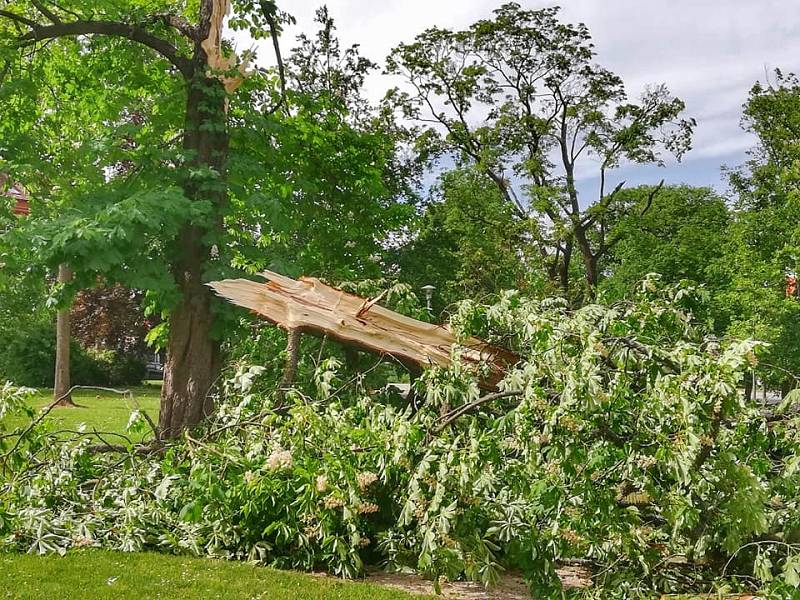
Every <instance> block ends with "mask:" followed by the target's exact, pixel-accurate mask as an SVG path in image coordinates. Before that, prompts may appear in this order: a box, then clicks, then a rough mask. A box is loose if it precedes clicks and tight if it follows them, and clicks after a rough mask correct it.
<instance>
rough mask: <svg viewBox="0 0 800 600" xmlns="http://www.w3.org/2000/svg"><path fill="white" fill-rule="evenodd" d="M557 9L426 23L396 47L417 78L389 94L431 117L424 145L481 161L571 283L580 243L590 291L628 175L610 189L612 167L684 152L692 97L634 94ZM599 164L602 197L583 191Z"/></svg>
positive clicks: (393, 61)
mask: <svg viewBox="0 0 800 600" xmlns="http://www.w3.org/2000/svg"><path fill="white" fill-rule="evenodd" d="M557 15H558V9H557V8H546V9H541V10H523V9H522V8H521V7H520V5H519V4H515V3H509V4H505V5H503V6H501V7H500V8H499V9H497V10H496V11H495V12H494V18H493V19H486V20H481V21H478V22H477V23H475V24H474V25H472V26H471V27H469V28H467V29H465V30H462V31H450V30H446V29H439V28H433V29H428V30H427V31H425V32H423V33H421V34H420V35H418V36H417V37H416V39H415V41H414V42H413V43H411V44H401V45H400V46H398V47H397V48H395V49H394V50H393V51H392V53H391V55H390V56H389V58H388V69H389V72H391V73H393V74H398V75H401V76H403V77H404V78H405V80H406V81H407V83H408V84H409V86H410V88H411V91H410V92H400V91H398V90H395V92H394V93H393V100H394V101H395V102H396V103H397V104H398V105H399V106H400V107H401V108H402V109H403V110H404V111H405V113H406V114H407V115H409V116H412V117H415V118H417V119H419V120H421V121H423V122H425V123H428V124H430V125H431V127H430V128H429V130H428V131H427V134H426V136H424V137H423V138H422V140H421V144H420V149H421V151H422V152H423V153H424V154H426V155H429V156H438V155H441V154H445V153H448V154H451V155H454V156H455V158H456V159H457V160H458V161H459V162H466V163H469V164H474V165H476V166H477V167H478V168H479V169H480V170H481V171H482V172H483V173H484V174H485V175H486V176H487V177H488V178H489V179H490V180H491V181H492V182H494V184H495V185H496V186H497V188H498V189H499V190H500V192H501V194H502V195H503V197H504V198H505V200H506V202H508V204H509V205H510V206H511V207H512V208H513V209H514V210H515V212H516V214H517V218H518V219H520V220H522V221H524V222H526V223H528V224H529V227H530V236H531V239H532V243H533V244H534V245H535V248H536V250H537V252H538V254H539V256H540V258H541V261H542V263H543V266H544V267H545V269H546V271H547V273H548V275H549V277H550V278H551V279H552V280H553V281H557V282H559V284H560V286H561V287H562V289H563V290H564V291H565V292H567V291H569V289H570V281H569V278H570V265H571V261H572V257H573V254H574V253H577V254H578V255H579V256H580V257H581V259H582V262H583V270H584V274H585V280H586V285H587V286H588V291H589V293H590V294H591V293H593V291H594V289H595V288H596V286H597V283H598V281H599V279H600V277H601V274H602V271H603V265H602V262H603V260H604V259H605V257H606V255H607V254H608V251H609V248H608V246H609V240H608V238H607V235H608V230H609V228H610V227H611V225H612V223H610V222H609V219H610V216H611V215H615V214H617V211H615V210H614V203H615V200H616V196H617V192H618V191H619V190H620V188H621V187H622V185H623V184H622V183H620V184H618V185H617V186H615V187H614V188H613V189H608V188H609V185H608V183H607V178H608V175H609V172H610V171H611V170H613V169H614V168H616V167H618V166H619V165H620V164H621V163H623V162H625V161H630V162H637V163H660V161H661V155H662V153H663V152H664V151H667V152H670V153H672V154H674V155H675V156H677V157H678V158H680V156H681V155H682V154H683V153H684V152H686V151H687V150H688V149H689V147H690V140H691V133H692V128H693V126H694V121H693V120H691V119H688V120H687V119H682V118H680V114H681V112H682V111H683V108H684V104H683V102H681V101H680V100H679V99H677V98H675V97H673V96H671V95H670V94H669V92H668V91H667V89H666V88H665V87H664V86H657V87H654V88H650V89H648V90H647V91H646V92H645V93H644V95H643V96H642V98H641V100H640V101H639V102H630V101H628V99H627V96H626V93H625V89H624V86H623V82H622V80H621V79H620V78H619V77H618V76H617V75H615V74H614V73H612V72H610V71H608V70H607V69H604V68H602V67H600V66H597V65H595V64H594V63H593V60H594V56H595V53H594V50H593V47H592V44H591V41H590V36H589V32H588V30H587V28H586V26H585V25H582V24H581V25H576V26H574V25H568V24H564V23H561V22H560V21H559V20H558V18H557ZM587 156H591V157H592V158H593V159H594V163H589V162H588V161H586V160H585V159H586V157H587ZM591 164H597V165H599V166H598V172H596V174H597V175H599V180H600V184H599V191H598V195H597V198H596V199H588V198H579V194H578V189H577V177H578V172H579V170H581V169H584V170H585V169H588V168H590V165H591Z"/></svg>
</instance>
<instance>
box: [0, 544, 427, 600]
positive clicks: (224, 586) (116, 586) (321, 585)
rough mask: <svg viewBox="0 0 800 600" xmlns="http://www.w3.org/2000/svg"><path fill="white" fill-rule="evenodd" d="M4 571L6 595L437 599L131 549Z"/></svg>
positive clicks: (140, 599)
mask: <svg viewBox="0 0 800 600" xmlns="http://www.w3.org/2000/svg"><path fill="white" fill-rule="evenodd" d="M0 573H2V574H1V575H0V581H1V582H2V585H0V600H4V599H6V598H15V599H16V598H19V599H30V600H40V599H42V598H47V599H48V600H57V599H61V598H64V599H76V598H91V599H92V600H105V599H108V600H112V599H113V600H124V599H126V598H131V599H136V600H144V599H150V598H161V599H168V598H180V599H181V600H193V599H198V600H199V599H203V600H206V599H222V600H227V599H233V598H237V599H238V598H244V599H248V600H256V599H260V600H323V599H324V600H411V599H412V598H417V599H420V598H428V599H432V598H433V597H432V596H426V597H420V596H411V595H409V594H406V593H403V592H399V591H394V590H390V589H387V588H382V587H378V586H374V585H369V584H365V583H352V582H345V581H342V580H339V579H335V578H332V577H316V576H313V575H305V574H300V573H293V572H288V571H276V570H274V569H268V568H265V567H256V566H253V565H249V564H245V563H233V562H224V561H217V560H211V559H204V558H187V557H182V556H169V555H164V554H152V553H136V554H124V553H117V552H104V551H99V550H90V551H76V552H71V553H68V554H67V555H66V556H64V557H59V556H44V557H43V556H30V555H26V554H0Z"/></svg>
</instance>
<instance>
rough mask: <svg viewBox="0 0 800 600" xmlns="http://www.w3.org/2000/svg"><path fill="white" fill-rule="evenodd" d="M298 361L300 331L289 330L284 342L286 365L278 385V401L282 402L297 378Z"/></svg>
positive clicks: (295, 329)
mask: <svg viewBox="0 0 800 600" xmlns="http://www.w3.org/2000/svg"><path fill="white" fill-rule="evenodd" d="M299 361H300V330H299V329H297V328H296V327H295V328H292V329H289V332H288V337H287V340H286V365H285V366H284V368H283V376H282V377H281V381H280V383H279V385H278V399H279V400H281V401H282V400H283V399H284V398H285V397H286V392H287V391H288V390H289V388H291V387H292V385H293V384H294V380H295V377H297V363H298V362H299Z"/></svg>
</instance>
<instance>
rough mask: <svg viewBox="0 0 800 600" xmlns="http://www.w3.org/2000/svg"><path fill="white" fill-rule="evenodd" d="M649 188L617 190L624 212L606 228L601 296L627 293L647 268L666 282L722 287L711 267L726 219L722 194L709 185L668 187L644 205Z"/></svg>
mask: <svg viewBox="0 0 800 600" xmlns="http://www.w3.org/2000/svg"><path fill="white" fill-rule="evenodd" d="M652 191H653V188H652V187H648V186H642V187H638V188H633V189H623V190H620V191H619V192H618V198H617V203H618V204H620V205H622V206H623V211H622V212H623V213H625V214H623V215H622V216H621V217H620V218H619V221H618V222H617V223H616V224H615V226H614V228H613V230H612V231H611V232H610V237H611V240H612V241H614V242H615V243H614V245H613V248H612V249H611V251H610V254H609V257H608V261H607V263H606V277H605V279H604V281H603V282H602V284H601V286H600V289H601V290H602V292H603V293H604V295H605V297H606V298H608V299H614V300H619V299H622V298H625V297H629V296H630V295H631V294H632V293H634V291H635V288H636V286H637V285H638V284H639V282H641V280H642V279H643V278H644V277H645V276H646V275H647V274H648V273H659V274H660V275H661V278H662V280H663V281H664V282H665V283H668V284H677V283H679V282H680V281H682V280H688V281H691V282H693V283H695V284H699V283H704V284H705V285H706V287H707V288H709V289H711V290H720V289H722V288H723V287H724V286H725V285H726V284H727V281H726V280H724V279H720V278H719V273H718V272H717V271H715V266H716V264H717V262H718V261H719V260H720V259H721V258H722V257H723V255H724V248H725V243H726V240H727V229H728V226H729V223H730V214H729V210H728V207H727V205H726V204H725V200H724V198H722V197H721V196H720V195H719V194H717V193H715V192H714V191H713V190H712V189H711V188H696V187H690V186H686V185H682V186H668V187H665V188H663V189H662V190H661V191H660V192H659V193H658V196H657V197H656V198H655V199H654V200H653V201H652V203H651V204H650V206H649V207H648V201H649V200H650V197H651V194H652ZM645 208H647V209H648V210H646V211H645V210H644V209H645Z"/></svg>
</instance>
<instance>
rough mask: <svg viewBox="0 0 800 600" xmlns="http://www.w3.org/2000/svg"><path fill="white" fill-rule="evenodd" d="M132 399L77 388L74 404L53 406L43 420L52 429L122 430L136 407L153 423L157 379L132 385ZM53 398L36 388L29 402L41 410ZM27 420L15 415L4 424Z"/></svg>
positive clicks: (154, 419)
mask: <svg viewBox="0 0 800 600" xmlns="http://www.w3.org/2000/svg"><path fill="white" fill-rule="evenodd" d="M131 392H132V393H133V398H134V400H135V401H131V399H130V398H127V397H125V396H123V395H120V394H114V393H112V392H107V391H102V390H76V391H74V392H73V394H72V399H73V401H74V402H75V403H76V404H77V405H78V406H77V407H74V408H73V407H56V408H54V409H53V410H52V411H50V413H49V414H48V415H47V417H46V419H47V420H48V421H49V423H50V426H51V428H52V429H54V430H61V429H72V430H77V429H78V428H80V427H81V426H84V428H85V429H86V430H88V431H91V430H93V429H96V430H97V431H100V432H103V431H106V432H110V433H123V434H124V433H125V429H126V427H127V425H128V420H129V419H130V415H131V412H132V411H133V410H134V409H135V408H137V406H138V407H139V408H141V409H142V410H144V411H146V412H147V414H148V415H150V417H151V418H152V419H153V421H154V422H158V408H159V396H160V394H161V387H160V382H156V385H154V384H148V385H144V386H139V387H136V388H131ZM52 401H53V391H52V390H48V389H42V390H39V392H38V393H37V394H36V395H35V396H34V397H33V398H32V399H31V402H30V405H31V406H32V407H33V408H34V410H36V411H37V413H38V411H40V410H41V409H43V408H45V407H46V406H48V405H49V404H50V403H51V402H52ZM25 423H26V419H25V418H23V417H20V416H18V415H12V416H9V417H7V422H6V425H7V427H8V428H9V429H10V428H14V427H19V426H21V425H25ZM148 434H149V432H144V433H140V434H134V435H133V436H132V437H138V438H141V437H142V436H144V435H148Z"/></svg>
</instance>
